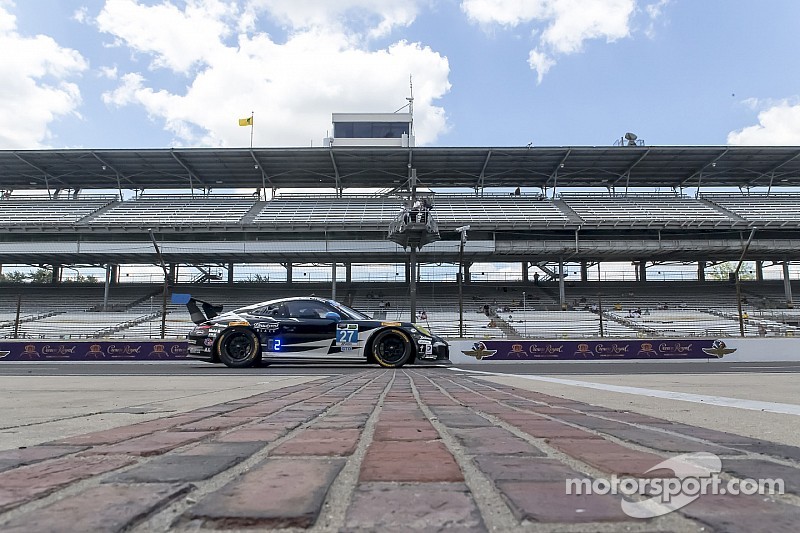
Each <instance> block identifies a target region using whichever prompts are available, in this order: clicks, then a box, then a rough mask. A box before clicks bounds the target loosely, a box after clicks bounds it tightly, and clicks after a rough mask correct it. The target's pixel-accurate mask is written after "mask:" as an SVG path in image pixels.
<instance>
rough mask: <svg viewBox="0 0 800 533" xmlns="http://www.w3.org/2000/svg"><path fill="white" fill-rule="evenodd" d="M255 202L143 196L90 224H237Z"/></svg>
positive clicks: (231, 199) (112, 208)
mask: <svg viewBox="0 0 800 533" xmlns="http://www.w3.org/2000/svg"><path fill="white" fill-rule="evenodd" d="M254 203H255V200H254V199H253V198H249V199H248V198H241V197H238V198H237V197H226V196H219V197H216V196H200V197H195V198H192V197H174V198H169V197H153V198H148V197H143V198H139V199H137V200H129V201H125V202H119V203H117V204H116V205H114V206H112V207H111V208H109V209H107V210H106V211H103V212H102V213H99V214H98V215H97V216H96V217H94V218H92V219H91V220H89V221H88V223H89V224H91V225H93V226H95V225H173V226H174V225H178V226H203V225H216V224H236V223H238V222H239V221H240V220H241V219H242V217H243V216H244V215H245V214H246V213H247V212H248V211H249V210H250V208H251V207H253V204H254Z"/></svg>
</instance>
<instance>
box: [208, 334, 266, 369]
mask: <svg viewBox="0 0 800 533" xmlns="http://www.w3.org/2000/svg"><path fill="white" fill-rule="evenodd" d="M217 346H218V347H219V360H220V361H222V362H223V363H225V365H226V366H229V367H231V368H245V367H248V366H254V365H257V364H258V363H259V362H260V361H261V343H260V342H259V340H258V337H257V336H256V334H255V333H253V332H252V331H250V330H247V329H229V330H227V331H224V332H222V335H220V337H219V342H218V344H217Z"/></svg>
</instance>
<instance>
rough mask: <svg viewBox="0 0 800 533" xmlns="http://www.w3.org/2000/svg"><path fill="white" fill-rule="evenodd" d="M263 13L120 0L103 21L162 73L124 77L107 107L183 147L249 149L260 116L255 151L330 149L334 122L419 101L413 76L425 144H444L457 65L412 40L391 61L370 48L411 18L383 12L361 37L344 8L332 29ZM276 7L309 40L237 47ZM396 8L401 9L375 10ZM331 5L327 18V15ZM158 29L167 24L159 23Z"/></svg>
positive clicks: (362, 4) (362, 5) (294, 14)
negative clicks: (341, 115)
mask: <svg viewBox="0 0 800 533" xmlns="http://www.w3.org/2000/svg"><path fill="white" fill-rule="evenodd" d="M258 4H259V5H256V2H252V3H250V5H249V7H248V9H249V11H242V12H241V13H236V12H235V10H234V9H233V7H232V5H233V4H232V3H226V4H224V5H223V4H222V3H221V2H218V1H214V0H206V1H203V2H200V1H194V2H188V3H187V7H186V9H185V10H183V11H181V10H179V9H177V8H175V7H174V6H172V5H171V4H167V3H162V4H157V5H151V6H144V5H139V4H137V3H136V2H134V1H132V0H109V1H108V2H107V3H106V5H105V7H104V9H103V11H102V13H101V17H98V25H99V27H100V28H101V29H102V30H103V31H104V32H107V33H109V34H111V35H113V36H114V37H115V38H116V39H118V44H119V45H124V46H127V47H129V48H130V49H131V51H133V52H134V53H135V54H144V55H145V56H146V57H149V58H152V62H151V63H150V65H149V66H150V68H151V72H150V73H146V74H145V73H141V72H127V73H122V72H121V73H120V79H121V84H120V85H119V86H118V87H117V89H115V90H113V91H110V92H108V93H106V94H104V96H103V99H104V101H105V102H106V103H107V104H109V105H117V106H124V105H137V106H141V107H142V108H143V109H145V110H146V112H147V113H148V115H149V116H150V117H151V119H153V120H154V121H157V122H163V123H164V125H165V127H166V129H168V130H169V131H170V132H171V133H172V134H173V135H174V136H175V141H174V142H175V144H178V145H205V146H243V145H248V144H249V142H250V137H249V129H246V128H239V126H238V124H237V119H238V118H240V117H245V116H249V115H250V112H251V111H252V112H254V113H255V128H254V132H255V138H254V144H255V145H257V146H308V145H310V144H311V143H313V144H314V145H315V146H319V145H320V143H321V142H322V138H323V137H324V136H325V134H326V131H329V130H330V128H331V124H330V117H331V113H333V112H348V111H349V112H359V111H363V112H378V111H380V112H387V111H394V110H395V109H397V108H399V107H400V106H401V105H402V104H404V103H405V97H406V96H407V95H408V76H409V75H410V74H411V75H413V76H414V96H415V113H414V118H415V132H416V135H417V143H418V144H425V143H430V142H433V141H434V140H435V139H436V138H437V136H439V135H441V134H442V133H443V132H444V131H446V128H447V122H446V118H445V114H444V110H443V109H442V108H440V107H437V106H435V105H434V101H435V100H436V99H438V98H441V97H442V96H443V95H444V94H445V93H446V92H447V91H448V90H449V88H450V84H449V82H448V75H449V64H448V61H447V58H444V57H442V56H441V55H439V54H438V53H436V52H434V51H433V50H431V49H430V48H428V47H424V46H422V45H420V44H417V43H409V42H406V41H399V42H396V43H394V44H392V45H391V46H388V47H386V48H385V49H379V50H370V49H369V48H368V47H367V46H365V45H364V44H363V43H364V42H365V41H367V40H368V36H367V34H369V33H370V32H373V31H376V28H381V27H382V25H383V24H384V23H385V21H387V20H391V21H397V20H407V18H408V16H409V15H403V16H399V15H393V13H395V12H394V11H393V10H392V9H389V10H388V11H385V12H384V11H376V12H375V13H376V18H375V20H376V25H366V26H364V27H363V28H362V29H363V31H365V32H366V33H365V34H362V35H355V36H354V34H353V32H352V31H350V32H348V31H345V29H343V26H342V20H341V18H340V17H339V15H340V14H341V9H343V8H341V9H339V8H334V7H333V6H328V7H327V8H326V9H327V12H328V15H329V17H330V18H332V19H333V20H334V21H333V22H332V23H331V24H329V25H327V26H326V24H325V20H327V19H325V17H323V16H322V15H320V16H319V20H317V18H314V17H316V16H317V14H315V15H314V16H312V15H311V14H310V12H307V11H305V10H304V9H302V7H299V6H305V5H306V4H305V3H304V2H297V3H296V4H298V6H295V7H294V8H293V7H292V6H293V5H294V3H288V2H274V1H268V2H259V3H258ZM267 4H269V6H268V7H272V4H275V5H277V7H280V8H281V9H282V11H281V10H279V11H278V12H277V17H278V18H282V19H285V21H288V23H290V24H296V25H298V27H299V29H298V28H295V29H293V30H292V31H291V32H289V33H288V36H287V37H286V39H285V42H281V43H278V42H275V40H274V39H273V38H272V37H271V36H270V35H268V34H266V33H264V32H263V31H258V30H255V29H252V30H250V31H248V32H242V33H239V34H238V35H236V36H235V39H236V40H235V42H233V41H231V39H227V38H228V37H229V36H230V35H231V33H232V32H233V31H234V30H235V28H241V27H243V26H248V25H252V24H255V23H256V22H257V18H256V15H258V14H259V12H258V11H257V9H259V8H263V6H265V5H267ZM278 4H279V5H278ZM309 4H311V3H309ZM384 4H386V5H387V6H388V5H389V3H388V2H383V3H380V2H379V3H377V4H375V6H376V7H381V6H383V5H384ZM344 5H345V6H350V7H351V8H353V9H355V8H359V9H367V8H368V7H369V6H372V5H373V4H372V3H370V2H367V1H357V0H349V1H348V2H345V4H344ZM259 6H261V7H259ZM319 6H320V9H321V10H322V11H325V9H322V8H323V7H325V6H327V4H324V5H323V4H322V3H319ZM277 7H276V9H277ZM262 15H263V13H262ZM273 16H275V13H273ZM309 17H310V18H309ZM153 18H158V19H159V21H158V22H155V23H149V22H148V21H151V20H152V19H153ZM311 19H313V20H312V22H308V21H309V20H311ZM201 20H202V23H203V27H204V28H206V29H207V31H206V32H205V33H203V34H202V35H201V37H202V42H200V40H198V38H197V37H195V33H194V32H195V29H196V24H199V21H201ZM391 24H395V22H391ZM167 27H169V28H173V29H175V34H176V38H174V39H173V38H164V37H163V36H161V35H160V34H161V33H162V32H163V31H166V29H167ZM254 27H255V26H254ZM200 33H201V32H197V33H196V34H197V35H199V34H200ZM179 36H184V37H181V38H178V37H179ZM184 39H185V40H184ZM165 70H167V71H171V72H167V73H166V75H171V73H179V74H182V75H186V76H187V77H188V82H187V84H186V88H185V90H184V91H182V92H181V93H177V92H171V91H169V90H166V89H160V88H158V81H159V79H160V77H161V76H163V75H165V72H164V71H165Z"/></svg>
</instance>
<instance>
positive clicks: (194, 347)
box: [186, 297, 450, 368]
mask: <svg viewBox="0 0 800 533" xmlns="http://www.w3.org/2000/svg"><path fill="white" fill-rule="evenodd" d="M186 305H187V307H188V308H189V312H190V313H191V315H192V320H193V321H194V322H195V324H197V326H196V327H195V328H194V329H193V330H192V332H191V333H190V334H189V336H188V339H189V357H190V358H193V359H202V360H205V361H210V362H212V363H224V364H226V365H227V366H229V367H237V368H240V367H248V366H255V365H268V364H271V363H279V362H285V363H299V362H318V363H322V362H326V363H329V362H364V363H377V364H379V365H381V366H384V367H387V368H399V367H401V366H403V365H405V364H411V363H417V364H424V363H435V364H442V363H449V362H450V359H449V347H448V345H447V343H446V342H445V341H444V340H442V339H441V338H439V337H437V336H436V335H432V334H431V333H430V332H429V331H428V330H426V329H425V328H423V327H422V326H420V325H417V324H412V323H410V322H388V321H381V320H374V319H372V318H371V317H369V316H367V315H365V314H364V313H361V312H359V311H356V310H355V309H351V308H349V307H347V306H346V305H343V304H341V303H339V302H336V301H334V300H328V299H325V298H316V297H308V298H282V299H279V300H271V301H268V302H261V303H258V304H253V305H248V306H246V307H241V308H239V309H236V310H234V311H230V312H227V313H222V314H218V313H219V312H220V311H221V308H219V307H215V306H213V305H210V304H207V303H206V302H202V301H199V300H195V299H191V300H189V302H188V303H187V304H186ZM201 309H202V310H201Z"/></svg>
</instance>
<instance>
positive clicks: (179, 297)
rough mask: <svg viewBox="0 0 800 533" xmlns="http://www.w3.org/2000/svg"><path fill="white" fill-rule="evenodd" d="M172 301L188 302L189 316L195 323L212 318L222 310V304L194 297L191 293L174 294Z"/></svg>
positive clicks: (177, 302) (176, 302) (175, 302)
mask: <svg viewBox="0 0 800 533" xmlns="http://www.w3.org/2000/svg"><path fill="white" fill-rule="evenodd" d="M172 303H174V304H186V309H188V310H189V316H190V317H191V318H192V322H194V323H195V324H202V323H203V322H205V321H207V320H211V319H212V318H214V317H215V316H217V315H219V314H220V313H221V312H222V308H223V307H222V306H221V305H214V304H210V303H208V302H204V301H203V300H198V299H197V298H192V296H191V295H190V294H173V295H172Z"/></svg>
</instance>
